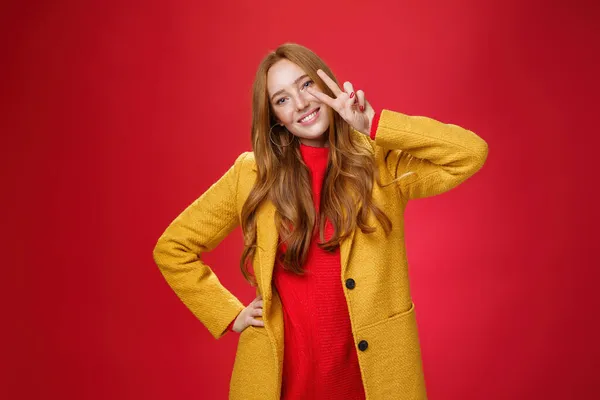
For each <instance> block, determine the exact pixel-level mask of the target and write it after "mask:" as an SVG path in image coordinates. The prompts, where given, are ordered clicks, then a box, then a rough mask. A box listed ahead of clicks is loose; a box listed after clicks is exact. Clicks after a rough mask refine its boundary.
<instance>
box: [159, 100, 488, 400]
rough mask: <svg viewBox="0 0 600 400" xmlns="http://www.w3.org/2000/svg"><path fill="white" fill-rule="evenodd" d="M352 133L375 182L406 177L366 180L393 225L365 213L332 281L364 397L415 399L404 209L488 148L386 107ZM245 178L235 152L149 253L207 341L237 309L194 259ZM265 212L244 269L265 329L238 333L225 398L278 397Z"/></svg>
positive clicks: (417, 360) (464, 133) (276, 317)
mask: <svg viewBox="0 0 600 400" xmlns="http://www.w3.org/2000/svg"><path fill="white" fill-rule="evenodd" d="M353 134H354V135H356V137H357V138H358V139H359V140H362V141H364V142H365V143H368V145H369V148H371V149H372V151H373V153H374V156H375V159H376V161H377V166H378V170H379V173H380V180H381V182H382V184H383V185H382V186H384V185H385V183H389V182H390V181H392V180H393V179H394V178H396V177H398V176H400V175H402V174H403V173H405V172H407V171H413V172H414V174H412V175H409V176H408V177H405V178H403V179H402V180H400V181H398V182H397V183H393V184H391V185H389V186H387V187H382V186H379V185H378V184H377V183H376V182H375V183H374V187H373V200H374V202H375V203H376V204H377V205H378V206H379V207H381V208H382V210H383V211H384V212H385V213H386V215H387V216H388V217H389V218H390V219H391V221H392V224H393V230H392V232H391V233H390V236H389V237H387V238H386V237H385V236H384V232H383V229H381V227H380V226H379V223H378V221H377V219H376V218H375V217H373V215H371V216H370V217H369V221H368V223H369V224H370V225H371V226H378V229H377V231H376V232H374V233H372V234H363V233H362V232H361V231H360V229H356V230H355V232H353V234H352V235H351V236H350V237H349V238H348V239H346V240H344V241H342V243H341V245H340V255H341V274H340V282H339V284H340V285H342V287H343V289H344V293H345V296H346V301H347V304H348V310H349V315H350V320H351V324H352V332H353V335H354V341H355V344H356V346H357V354H358V361H359V365H360V371H361V376H362V381H363V385H364V388H365V392H366V396H367V399H369V400H387V399H397V400H409V399H410V400H424V399H427V394H426V390H425V379H424V376H423V370H422V362H421V349H420V344H419V337H418V330H417V324H416V319H415V304H414V303H413V301H412V299H411V294H410V288H409V276H408V263H407V259H406V252H405V247H404V221H403V214H404V210H405V207H406V203H407V201H408V200H409V199H416V198H422V197H427V196H435V195H438V194H440V193H443V192H446V191H448V190H450V189H452V188H454V187H456V186H457V185H459V184H460V183H462V182H463V181H465V180H466V179H467V178H469V177H470V176H472V175H473V174H475V173H476V172H477V171H478V170H479V169H480V168H481V167H482V166H483V164H484V162H485V160H486V158H487V153H488V146H487V143H486V142H485V141H484V140H483V139H481V138H480V137H479V136H477V135H476V134H475V133H473V132H471V131H469V130H466V129H463V128H461V127H459V126H456V125H451V124H444V123H441V122H438V121H436V120H434V119H431V118H427V117H414V116H408V115H405V114H401V113H398V112H394V111H390V110H383V111H382V112H381V117H380V120H379V125H378V127H377V133H376V137H375V141H372V140H371V139H370V138H369V137H368V136H365V135H363V134H362V133H360V132H357V131H353ZM255 178H256V164H255V162H254V154H253V153H252V152H244V153H242V154H241V155H240V156H239V157H238V158H237V159H236V161H235V163H234V164H233V166H232V167H231V168H230V169H229V170H228V171H227V172H226V173H225V174H224V175H223V176H222V177H221V178H220V179H219V180H218V181H217V182H216V183H214V184H213V185H212V186H211V187H210V188H208V189H207V190H206V192H204V193H203V194H202V195H201V196H200V197H199V198H198V199H197V200H195V201H194V202H193V203H192V204H191V205H189V206H188V207H187V208H186V209H185V210H184V211H183V212H182V213H181V214H180V215H179V216H178V217H177V218H176V219H175V220H174V221H173V222H172V223H171V224H170V225H169V226H168V227H167V229H166V230H165V232H164V233H163V234H162V236H161V237H160V238H159V239H158V242H157V244H156V247H155V249H154V252H153V256H154V260H155V262H156V264H157V265H158V267H159V268H160V271H161V272H162V274H163V276H164V277H165V279H166V281H167V283H168V284H169V285H170V286H171V287H172V288H173V290H174V291H175V293H176V294H177V295H178V296H179V298H180V299H181V300H182V301H183V303H184V304H185V305H186V306H187V307H188V308H189V309H190V310H191V311H192V312H193V313H194V315H196V317H197V318H198V319H199V320H200V321H201V322H202V324H204V326H206V328H207V329H208V330H209V331H210V333H211V334H212V335H213V336H214V337H215V338H217V339H218V338H220V337H221V336H223V335H224V334H226V333H227V331H226V328H227V326H228V325H229V323H230V322H231V321H232V320H233V319H234V318H235V317H236V316H237V315H238V313H239V312H240V311H241V310H242V309H243V308H244V307H245V306H244V304H242V303H241V302H240V301H239V300H238V299H237V298H236V297H235V296H234V295H233V294H232V293H231V292H229V291H228V290H227V289H226V288H225V287H224V286H223V285H222V284H221V283H220V282H219V279H218V278H217V276H216V275H215V274H214V273H213V271H212V269H211V268H210V267H209V266H208V265H206V264H205V263H204V262H203V261H202V259H201V254H202V253H204V252H208V251H211V250H212V249H214V248H215V247H216V246H217V245H218V244H219V243H220V242H221V241H222V240H223V238H225V237H226V236H227V235H228V234H229V233H230V232H231V231H232V230H233V229H234V228H236V227H237V226H239V224H240V211H241V209H242V205H243V204H244V201H245V200H246V198H247V196H248V194H249V192H250V189H251V188H252V185H253V184H254V182H255ZM274 215H275V207H274V206H273V204H272V203H271V202H270V201H267V202H263V204H262V205H261V206H260V208H259V210H258V212H257V252H256V253H255V258H254V260H253V266H254V271H255V273H256V278H257V283H258V287H257V293H261V294H262V295H263V300H264V304H263V320H264V322H265V327H264V328H263V327H254V326H250V327H248V328H247V329H245V330H244V331H243V332H242V333H241V334H240V336H239V342H238V347H237V353H236V357H235V362H234V367H233V372H232V375H231V381H230V393H229V398H230V399H233V400H253V399H256V400H271V399H273V400H276V399H279V398H280V392H281V378H282V375H281V374H282V363H283V354H284V353H283V344H284V341H283V332H284V330H283V315H282V306H281V300H280V297H279V295H278V293H277V291H276V290H274V288H273V286H272V283H271V278H272V274H273V266H274V260H275V250H276V246H277V241H278V238H277V232H276V229H275V223H274ZM350 278H351V279H353V280H354V282H355V286H354V287H353V288H352V289H350V288H347V287H346V284H345V282H346V280H347V279H350ZM349 286H350V287H352V285H349ZM361 342H362V344H361V345H360V346H359V343H361ZM365 344H366V345H367V346H365ZM365 347H366V348H365Z"/></svg>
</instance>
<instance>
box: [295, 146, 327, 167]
mask: <svg viewBox="0 0 600 400" xmlns="http://www.w3.org/2000/svg"><path fill="white" fill-rule="evenodd" d="M300 153H301V154H302V158H303V159H304V161H305V162H306V163H307V164H313V163H326V162H327V160H328V158H329V147H315V146H309V145H307V144H304V143H302V142H301V143H300Z"/></svg>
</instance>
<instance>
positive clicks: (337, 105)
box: [306, 69, 375, 136]
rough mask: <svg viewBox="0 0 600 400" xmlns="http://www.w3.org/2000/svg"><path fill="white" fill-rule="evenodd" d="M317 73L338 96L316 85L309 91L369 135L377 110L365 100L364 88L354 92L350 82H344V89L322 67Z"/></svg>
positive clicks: (351, 124)
mask: <svg viewBox="0 0 600 400" xmlns="http://www.w3.org/2000/svg"><path fill="white" fill-rule="evenodd" d="M317 75H319V76H320V77H321V79H323V82H325V84H326V85H327V86H329V88H330V89H331V91H332V92H333V94H334V95H335V97H336V98H335V99H332V98H331V97H329V96H328V95H326V94H325V93H323V92H320V91H318V90H315V89H314V87H307V88H306V90H307V91H308V93H310V94H312V95H313V96H314V97H316V98H317V99H319V100H320V101H321V102H322V103H325V104H327V105H328V106H329V107H331V108H333V109H334V110H335V111H336V112H337V113H338V114H340V116H341V117H342V118H343V119H344V120H345V121H346V122H348V124H350V126H352V127H353V128H354V129H356V130H357V131H359V132H361V133H362V134H364V135H367V136H369V134H370V133H371V122H372V121H373V116H374V115H375V110H374V109H373V107H371V105H370V104H369V102H368V101H366V100H365V93H364V92H363V91H362V90H357V91H356V93H354V88H353V87H352V84H351V83H350V82H344V85H343V86H344V89H345V91H342V90H341V89H340V88H339V87H338V85H337V84H336V83H335V82H334V80H333V79H331V78H330V77H329V76H328V75H327V74H326V73H325V72H324V71H323V70H321V69H318V70H317Z"/></svg>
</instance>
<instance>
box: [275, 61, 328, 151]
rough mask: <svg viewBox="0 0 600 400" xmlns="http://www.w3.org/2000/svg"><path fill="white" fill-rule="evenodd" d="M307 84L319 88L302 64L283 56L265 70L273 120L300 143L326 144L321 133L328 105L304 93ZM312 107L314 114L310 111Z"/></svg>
mask: <svg viewBox="0 0 600 400" xmlns="http://www.w3.org/2000/svg"><path fill="white" fill-rule="evenodd" d="M309 86H312V87H313V88H314V89H315V90H319V91H322V90H321V88H320V87H319V86H318V85H317V84H316V83H314V82H313V81H312V80H311V79H310V78H309V77H308V76H307V75H306V73H305V72H304V70H302V68H300V67H299V66H298V65H296V64H294V63H293V62H291V61H289V60H287V59H281V60H279V61H277V62H276V63H275V64H273V65H272V66H271V68H269V71H268V72H267V91H268V95H269V101H270V102H271V107H272V110H273V112H274V113H275V117H276V118H277V120H278V121H279V122H280V123H281V124H283V125H285V127H286V128H287V130H288V131H290V132H291V133H292V134H294V135H295V136H297V137H298V138H299V139H300V141H301V142H302V143H304V144H306V145H309V146H314V147H323V146H326V145H327V140H326V138H325V137H324V135H323V134H324V133H325V132H326V131H327V129H328V128H329V117H328V115H329V110H330V107H329V106H328V105H326V104H323V103H321V102H320V101H319V100H318V99H317V98H316V97H314V96H313V95H311V94H310V93H308V91H306V88H307V87H309ZM315 111H316V115H310V114H314V112H315ZM306 116H308V119H306V118H304V117H306ZM303 118H304V119H303Z"/></svg>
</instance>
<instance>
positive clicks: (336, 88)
mask: <svg viewBox="0 0 600 400" xmlns="http://www.w3.org/2000/svg"><path fill="white" fill-rule="evenodd" d="M317 75H319V76H320V77H321V79H323V82H325V84H326V85H327V86H329V89H331V91H332V92H333V94H334V95H335V97H338V96H339V95H340V94H341V93H342V90H341V89H340V87H339V86H338V85H337V83H335V82H334V81H333V79H331V78H330V77H329V75H327V74H326V73H325V71H323V70H322V69H318V70H317Z"/></svg>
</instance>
